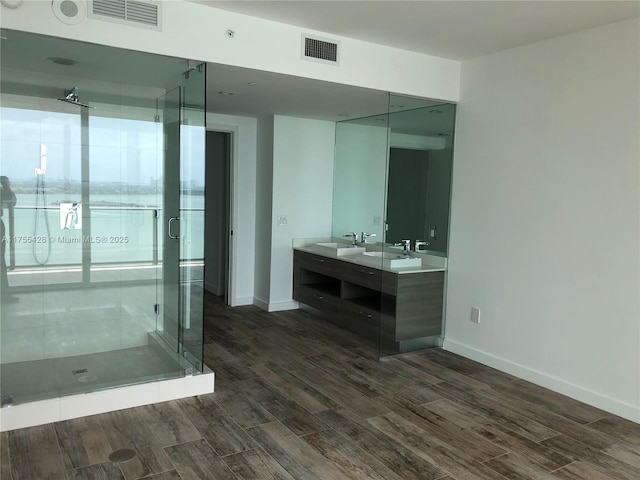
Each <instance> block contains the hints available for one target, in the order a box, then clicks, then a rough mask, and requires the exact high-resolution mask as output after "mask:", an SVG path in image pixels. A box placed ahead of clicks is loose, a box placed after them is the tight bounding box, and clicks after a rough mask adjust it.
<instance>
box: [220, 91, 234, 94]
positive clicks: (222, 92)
mask: <svg viewBox="0 0 640 480" xmlns="http://www.w3.org/2000/svg"><path fill="white" fill-rule="evenodd" d="M218 95H233V93H232V92H225V91H221V92H218Z"/></svg>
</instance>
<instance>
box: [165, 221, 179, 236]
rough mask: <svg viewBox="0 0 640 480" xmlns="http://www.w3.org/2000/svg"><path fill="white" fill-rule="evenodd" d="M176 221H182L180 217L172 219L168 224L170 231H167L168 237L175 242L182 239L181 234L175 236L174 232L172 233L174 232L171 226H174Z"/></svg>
mask: <svg viewBox="0 0 640 480" xmlns="http://www.w3.org/2000/svg"><path fill="white" fill-rule="evenodd" d="M175 220H177V221H180V217H171V218H170V219H169V222H168V228H167V230H168V231H167V235H168V236H169V238H172V239H174V240H179V239H180V234H178V235H173V232H172V230H171V226H172V225H173V222H174V221H175ZM179 226H180V225H179V224H178V227H179Z"/></svg>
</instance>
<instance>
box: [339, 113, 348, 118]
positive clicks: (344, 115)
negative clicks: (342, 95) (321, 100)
mask: <svg viewBox="0 0 640 480" xmlns="http://www.w3.org/2000/svg"><path fill="white" fill-rule="evenodd" d="M338 116H339V117H348V116H349V114H348V113H339V114H338Z"/></svg>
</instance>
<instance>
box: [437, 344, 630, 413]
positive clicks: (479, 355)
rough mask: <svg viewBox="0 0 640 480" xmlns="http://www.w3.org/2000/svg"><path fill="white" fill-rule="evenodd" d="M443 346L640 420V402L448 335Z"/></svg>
mask: <svg viewBox="0 0 640 480" xmlns="http://www.w3.org/2000/svg"><path fill="white" fill-rule="evenodd" d="M443 348H444V349H445V350H448V351H450V352H453V353H456V354H458V355H461V356H463V357H466V358H469V359H471V360H474V361H476V362H479V363H482V364H484V365H488V366H489V367H492V368H495V369H497V370H500V371H502V372H505V373H509V374H511V375H514V376H516V377H518V378H522V379H523V380H526V381H528V382H531V383H535V384H536V385H540V386H541V387H545V388H548V389H550V390H553V391H554V392H558V393H561V394H562V395H566V396H567V397H571V398H574V399H575V400H578V401H580V402H584V403H586V404H589V405H592V406H594V407H596V408H600V409H602V410H605V411H607V412H610V413H613V414H614V415H618V416H620V417H623V418H626V419H627V420H631V421H632V422H637V423H640V405H631V404H629V403H625V402H621V401H620V400H616V399H615V398H611V397H607V396H606V395H602V394H600V393H597V392H594V391H592V390H589V389H587V388H584V387H581V386H580V385H575V384H573V383H570V382H567V381H565V380H562V379H559V378H556V377H554V376H552V375H549V374H547V373H544V372H540V371H538V370H535V369H532V368H529V367H527V366H525V365H520V364H518V363H515V362H512V361H510V360H507V359H505V358H502V357H498V356H496V355H493V354H491V353H487V352H484V351H482V350H477V349H476V348H473V347H470V346H468V345H465V344H463V343H459V342H456V341H455V340H450V339H447V338H445V340H444V345H443Z"/></svg>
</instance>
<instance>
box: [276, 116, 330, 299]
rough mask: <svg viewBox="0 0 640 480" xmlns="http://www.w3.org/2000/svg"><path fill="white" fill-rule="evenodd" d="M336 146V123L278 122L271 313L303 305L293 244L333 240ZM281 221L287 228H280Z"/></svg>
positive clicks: (280, 118)
mask: <svg viewBox="0 0 640 480" xmlns="http://www.w3.org/2000/svg"><path fill="white" fill-rule="evenodd" d="M334 144H335V123H333V122H326V121H320V120H309V119H302V118H293V117H285V116H279V115H276V116H275V118H274V129H273V196H272V199H273V200H272V201H273V204H272V215H271V231H272V236H271V273H270V282H269V283H270V286H271V290H270V295H269V305H268V309H269V310H270V311H274V310H287V309H291V308H297V306H298V304H297V302H294V301H293V300H292V290H293V250H292V246H291V241H292V239H293V238H311V237H313V238H317V237H330V236H331V205H332V203H331V201H332V194H333V157H334ZM279 217H286V225H278V218H279Z"/></svg>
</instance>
